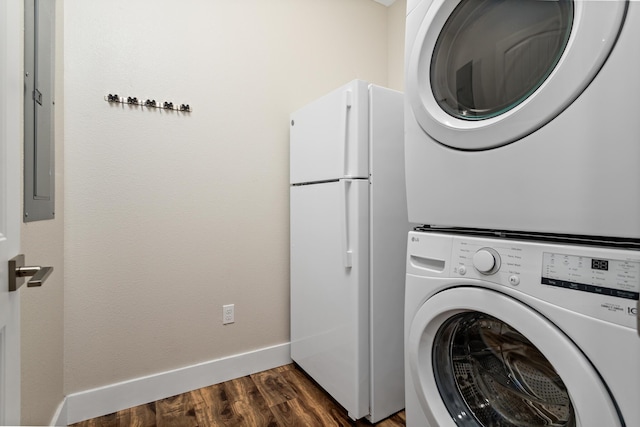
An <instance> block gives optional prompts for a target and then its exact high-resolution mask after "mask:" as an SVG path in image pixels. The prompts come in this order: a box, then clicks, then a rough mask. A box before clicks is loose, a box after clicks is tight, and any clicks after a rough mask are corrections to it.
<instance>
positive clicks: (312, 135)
mask: <svg viewBox="0 0 640 427" xmlns="http://www.w3.org/2000/svg"><path fill="white" fill-rule="evenodd" d="M290 129H291V135H290V175H289V178H290V181H289V182H290V183H291V184H299V183H308V182H319V181H327V180H333V179H340V178H368V177H369V162H368V157H369V153H368V138H369V136H368V83H366V82H364V81H361V80H354V81H353V82H351V83H349V84H348V85H345V86H343V87H341V88H340V89H336V90H335V91H333V92H331V93H329V94H327V95H325V96H323V97H322V98H319V99H318V100H316V101H314V102H312V103H311V104H308V105H306V106H305V107H302V108H301V109H299V110H297V111H296V112H294V113H292V114H291V122H290Z"/></svg>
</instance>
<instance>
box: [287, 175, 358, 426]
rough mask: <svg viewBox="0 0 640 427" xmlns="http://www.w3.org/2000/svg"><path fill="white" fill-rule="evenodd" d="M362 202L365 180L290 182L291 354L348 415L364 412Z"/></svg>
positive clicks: (355, 417)
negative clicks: (300, 183)
mask: <svg viewBox="0 0 640 427" xmlns="http://www.w3.org/2000/svg"><path fill="white" fill-rule="evenodd" d="M368 199H369V182H368V181H367V180H340V181H334V182H326V183H321V184H312V185H303V186H293V187H291V358H292V359H293V360H294V361H295V362H296V363H298V364H299V365H300V366H301V367H302V369H304V370H305V371H306V372H307V373H308V374H309V375H310V376H311V377H312V378H313V379H314V380H315V381H317V382H318V384H320V385H321V386H322V387H323V388H324V389H325V390H326V391H327V392H328V393H329V394H331V396H333V398H334V399H336V400H337V401H338V402H339V403H340V404H341V405H342V406H344V407H345V408H346V409H347V411H348V413H349V416H350V417H351V418H353V419H357V418H361V417H363V416H365V415H367V414H368V412H369V357H368V345H369V327H368V321H369V318H368V307H369V289H368V283H369V277H368V274H369V263H368V227H369V225H368V224H369V216H368V204H369V200H368ZM345 233H346V234H345Z"/></svg>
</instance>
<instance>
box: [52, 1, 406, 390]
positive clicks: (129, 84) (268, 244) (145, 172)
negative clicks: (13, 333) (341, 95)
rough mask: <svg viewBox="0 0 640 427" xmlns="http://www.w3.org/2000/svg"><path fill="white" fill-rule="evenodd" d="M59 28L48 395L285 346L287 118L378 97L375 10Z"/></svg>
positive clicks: (128, 20)
mask: <svg viewBox="0 0 640 427" xmlns="http://www.w3.org/2000/svg"><path fill="white" fill-rule="evenodd" d="M394 7H396V6H394ZM64 21H65V34H64V46H65V168H66V169H65V179H66V182H65V192H66V197H65V231H64V232H65V250H64V256H65V392H66V393H67V394H68V393H73V392H77V391H81V390H86V389H89V388H93V387H97V386H101V385H106V384H111V383H114V382H117V381H122V380H126V379H130V378H135V377H139V376H143V375H147V374H152V373H157V372H162V371H166V370H169V369H172V368H177V367H181V366H188V365H192V364H194V363H198V362H202V361H206V360H211V359H216V358H219V357H223V356H228V355H233V354H236V353H239V352H243V351H248V350H251V349H257V348H261V347H265V346H269V345H274V344H278V343H283V342H287V341H288V340H289V250H288V245H289V233H288V226H289V223H288V220H289V202H288V200H289V199H288V193H289V189H288V171H289V167H288V161H289V160H288V159H289V152H288V144H289V135H288V126H289V125H288V116H289V113H290V112H291V111H293V110H295V109H297V108H299V107H300V106H302V105H303V104H305V103H307V102H309V101H311V100H312V99H314V98H316V97H318V96H320V95H323V94H324V93H326V92H328V91H330V90H332V89H334V88H335V87H337V86H339V85H342V84H344V83H346V82H347V81H349V80H351V79H354V78H362V79H365V80H369V81H371V82H373V83H377V84H381V85H386V84H387V83H388V80H389V79H388V73H389V67H388V56H389V52H388V44H387V40H388V32H387V30H388V25H389V17H388V9H387V8H386V7H384V6H382V5H380V4H377V3H375V2H372V1H370V0H348V1H345V0H274V1H269V2H266V1H263V0H243V1H222V0H218V1H211V0H192V1H190V2H187V3H185V2H178V1H174V0H138V1H135V2H132V1H130V0H93V1H85V0H66V1H65V7H64ZM394 22H397V21H394ZM401 32H402V34H404V28H402V29H401ZM394 55H395V53H394ZM401 75H402V73H400V76H401ZM400 78H401V77H400ZM397 81H398V80H396V82H397ZM114 92H117V93H118V94H119V95H123V96H128V95H131V96H138V97H143V98H147V97H150V98H155V99H156V100H165V99H166V100H172V101H174V102H179V103H181V102H186V103H189V104H190V105H191V106H192V107H193V109H194V111H193V113H191V114H188V115H184V114H178V113H171V112H169V113H166V112H162V111H148V110H146V109H145V110H142V109H136V108H133V109H130V108H128V107H124V108H123V107H122V106H112V105H109V104H108V103H106V102H105V101H104V100H103V96H105V95H106V94H108V93H114ZM229 303H234V304H235V305H236V323H235V324H232V325H228V326H222V324H221V307H222V305H223V304H229Z"/></svg>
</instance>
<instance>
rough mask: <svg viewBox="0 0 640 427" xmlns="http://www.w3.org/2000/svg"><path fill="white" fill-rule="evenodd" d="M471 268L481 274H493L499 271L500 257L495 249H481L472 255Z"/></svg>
mask: <svg viewBox="0 0 640 427" xmlns="http://www.w3.org/2000/svg"><path fill="white" fill-rule="evenodd" d="M473 266H474V267H475V268H476V270H478V271H479V272H480V273H482V274H494V273H495V272H497V271H498V270H499V269H500V255H499V254H498V252H496V251H495V249H492V248H482V249H480V250H478V252H476V253H475V254H474V255H473Z"/></svg>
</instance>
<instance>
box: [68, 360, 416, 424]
mask: <svg viewBox="0 0 640 427" xmlns="http://www.w3.org/2000/svg"><path fill="white" fill-rule="evenodd" d="M369 425H371V424H370V423H369V422H367V421H365V420H360V421H356V422H354V421H351V420H350V419H349V417H348V416H347V413H346V411H345V410H344V409H343V408H342V407H341V406H340V405H338V404H337V403H336V402H335V401H334V400H333V399H332V398H331V397H330V396H329V395H328V394H327V393H326V392H325V391H324V390H322V389H321V388H320V387H318V385H317V384H316V383H315V382H314V381H313V380H311V379H310V378H309V377H308V376H307V375H306V374H305V373H304V372H302V371H301V370H300V369H299V368H298V367H297V366H296V365H293V364H291V365H286V366H281V367H279V368H275V369H271V370H268V371H264V372H259V373H257V374H253V375H250V376H246V377H242V378H238V379H235V380H232V381H227V382H225V383H221V384H216V385H213V386H210V387H205V388H202V389H199V390H194V391H191V392H189V393H184V394H180V395H178V396H173V397H169V398H166V399H162V400H159V401H157V402H152V403H148V404H146V405H142V406H136V407H135V408H130V409H125V410H123V411H119V412H116V413H114V414H109V415H105V416H104V417H100V418H94V419H92V420H88V421H83V422H80V423H77V424H73V427H103V426H104V427H124V426H127V427H128V426H139V427H145V426H158V427H162V426H172V427H173V426H177V427H182V426H185V427H186V426H189V427H193V426H199V427H208V426H224V427H237V426H247V427H248V426H251V427H253V426H265V427H289V426H291V427H316V426H317V427H320V426H357V427H364V426H369ZM404 425H405V418H404V411H402V412H399V413H397V414H395V415H393V416H391V417H389V418H387V419H386V420H383V421H381V422H379V423H377V424H376V426H377V427H399V426H404Z"/></svg>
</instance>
